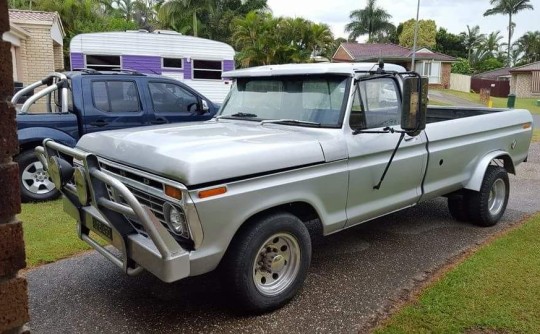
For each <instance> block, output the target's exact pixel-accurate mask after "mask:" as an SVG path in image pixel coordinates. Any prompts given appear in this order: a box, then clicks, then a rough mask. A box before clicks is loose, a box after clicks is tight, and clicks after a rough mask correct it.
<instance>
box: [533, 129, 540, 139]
mask: <svg viewBox="0 0 540 334" xmlns="http://www.w3.org/2000/svg"><path fill="white" fill-rule="evenodd" d="M532 141H533V142H539V141H540V129H534V132H533V137H532Z"/></svg>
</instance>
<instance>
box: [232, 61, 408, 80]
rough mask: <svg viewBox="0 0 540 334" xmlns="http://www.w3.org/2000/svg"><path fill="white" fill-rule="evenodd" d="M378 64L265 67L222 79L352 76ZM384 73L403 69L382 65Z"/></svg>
mask: <svg viewBox="0 0 540 334" xmlns="http://www.w3.org/2000/svg"><path fill="white" fill-rule="evenodd" d="M378 67H379V64H378V63H315V64H284V65H266V66H258V67H252V68H246V69H240V70H235V71H229V72H223V77H224V78H242V77H272V76H283V75H311V74H337V75H346V76H353V75H354V73H355V72H369V71H376V70H377V68H378ZM384 69H385V70H386V71H396V72H404V71H405V68H404V67H402V66H399V65H395V64H384Z"/></svg>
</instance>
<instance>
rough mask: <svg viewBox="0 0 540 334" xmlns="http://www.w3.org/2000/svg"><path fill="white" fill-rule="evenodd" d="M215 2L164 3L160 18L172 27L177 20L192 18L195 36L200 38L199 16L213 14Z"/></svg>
mask: <svg viewBox="0 0 540 334" xmlns="http://www.w3.org/2000/svg"><path fill="white" fill-rule="evenodd" d="M216 2H217V1H215V0H171V1H168V2H166V3H164V4H163V5H162V6H161V8H160V10H159V15H160V18H161V19H162V20H163V21H165V22H168V23H169V24H171V25H173V26H174V25H175V24H176V23H177V22H178V21H177V20H175V19H177V18H181V19H185V18H186V16H191V19H192V23H191V24H192V25H191V29H192V31H193V36H198V28H199V24H200V21H199V16H200V15H201V14H202V13H203V12H204V11H208V12H210V13H213V12H214V10H215V8H216Z"/></svg>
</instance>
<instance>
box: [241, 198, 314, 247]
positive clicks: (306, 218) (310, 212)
mask: <svg viewBox="0 0 540 334" xmlns="http://www.w3.org/2000/svg"><path fill="white" fill-rule="evenodd" d="M276 212H287V213H290V214H292V215H294V216H296V217H297V218H298V219H300V221H302V223H303V224H304V225H306V227H307V228H308V231H309V234H310V236H311V238H312V239H313V238H314V237H318V236H322V234H323V224H322V221H321V218H320V215H319V213H318V212H317V210H316V209H315V207H314V206H313V205H312V204H310V203H308V202H305V201H292V202H288V203H284V204H279V205H276V206H272V207H270V208H266V209H263V210H261V211H259V212H256V213H254V214H252V215H251V216H250V217H249V218H248V219H246V220H245V221H244V222H243V223H242V224H241V225H240V226H239V228H238V229H237V231H236V232H235V233H234V236H233V239H232V240H234V238H235V237H236V236H237V235H238V234H240V232H241V231H242V230H243V229H245V228H247V227H248V226H250V224H253V223H255V222H256V221H257V220H259V219H260V218H262V217H264V216H267V215H270V214H273V213H276Z"/></svg>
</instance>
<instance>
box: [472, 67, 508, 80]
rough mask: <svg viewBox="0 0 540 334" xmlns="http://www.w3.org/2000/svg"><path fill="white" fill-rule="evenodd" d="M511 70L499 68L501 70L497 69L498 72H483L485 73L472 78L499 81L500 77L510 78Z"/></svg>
mask: <svg viewBox="0 0 540 334" xmlns="http://www.w3.org/2000/svg"><path fill="white" fill-rule="evenodd" d="M511 70H512V69H511V68H510V67H505V68H499V69H496V70H491V71H487V72H483V73H478V74H475V75H473V76H472V77H473V78H478V79H497V78H499V77H506V76H510V71H511Z"/></svg>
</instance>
